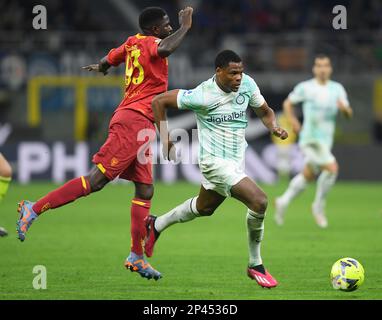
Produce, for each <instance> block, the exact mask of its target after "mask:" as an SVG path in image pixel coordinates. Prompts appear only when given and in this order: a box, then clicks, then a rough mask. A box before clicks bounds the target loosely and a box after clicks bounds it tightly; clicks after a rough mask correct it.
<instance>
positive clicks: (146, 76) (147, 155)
mask: <svg viewBox="0 0 382 320" xmlns="http://www.w3.org/2000/svg"><path fill="white" fill-rule="evenodd" d="M192 12H193V9H192V8H191V7H187V8H185V9H184V10H181V11H180V12H179V24H180V27H179V29H178V30H177V31H176V32H174V33H173V32H172V27H171V25H170V20H169V18H168V15H167V13H166V12H165V11H164V10H163V9H161V8H159V7H149V8H146V9H145V10H143V11H142V13H141V14H140V16H139V26H140V28H141V30H142V33H138V34H137V35H135V36H131V37H129V38H128V39H127V41H126V42H125V43H123V44H122V45H121V46H120V47H118V48H115V49H112V50H111V51H110V52H109V54H108V55H107V56H106V57H104V58H102V59H101V61H100V62H99V63H98V64H92V65H89V66H86V67H84V69H86V70H89V71H97V72H102V73H103V74H107V70H108V69H109V68H110V67H111V66H115V67H116V66H118V65H120V64H121V63H126V73H125V83H126V90H125V95H124V98H123V100H122V102H121V103H120V105H119V106H118V108H117V109H116V110H115V112H114V114H113V117H112V119H111V121H110V125H109V134H108V137H107V140H106V142H105V143H104V144H103V146H102V147H101V148H100V149H99V151H98V152H97V153H96V154H95V155H94V156H93V163H94V164H95V166H94V168H93V169H92V170H91V172H90V173H89V174H88V175H87V176H81V177H79V178H76V179H73V180H71V181H69V182H67V183H66V184H64V185H63V186H62V187H60V188H58V189H56V190H54V191H52V192H50V193H48V194H47V195H46V196H44V197H43V198H41V199H40V200H38V201H37V202H35V203H33V202H30V201H21V202H20V204H19V207H18V211H19V212H20V219H19V220H18V222H17V231H18V235H19V239H20V240H21V241H24V240H25V234H26V232H27V230H28V229H29V227H30V226H31V224H32V222H33V221H34V220H35V219H36V218H37V217H38V216H39V215H40V214H42V213H43V212H45V211H46V210H48V209H53V208H58V207H60V206H63V205H65V204H67V203H70V202H73V201H74V200H76V199H78V198H80V197H84V196H87V195H88V194H90V193H92V192H96V191H99V190H101V189H102V188H103V187H104V186H105V185H106V184H107V183H108V182H110V181H112V180H113V179H115V178H116V177H118V176H119V177H120V178H122V179H126V180H130V181H133V182H134V185H135V197H134V199H133V200H132V206H131V238H132V243H131V252H130V254H129V256H128V257H127V259H126V262H125V266H126V267H127V268H128V269H130V270H131V271H135V272H138V273H139V274H140V275H141V276H142V277H145V278H148V279H152V278H154V279H155V280H157V279H159V278H160V277H161V274H160V273H159V272H158V271H157V270H155V269H154V268H153V267H152V266H151V265H150V264H149V263H148V262H147V261H146V259H145V257H144V254H143V247H142V244H143V242H144V239H145V237H146V228H145V222H144V220H145V218H146V217H147V216H148V215H149V210H150V200H151V198H152V196H153V193H154V187H153V178H152V162H151V152H150V149H149V148H147V147H146V146H147V144H148V142H149V141H147V139H146V140H143V139H140V132H144V131H146V132H147V130H151V132H152V134H151V136H152V137H155V127H154V125H153V122H154V116H153V112H152V109H151V101H152V99H153V98H154V97H155V96H156V95H158V94H160V93H163V92H165V91H166V90H167V84H168V62H167V57H168V56H169V55H170V54H171V53H172V52H174V51H175V49H176V48H177V47H178V46H179V45H180V43H181V42H182V40H183V38H184V37H185V35H186V34H187V32H188V30H189V29H190V28H191V25H192ZM141 140H143V141H141ZM140 150H145V151H144V154H143V155H141V154H139V152H140ZM141 156H142V157H141Z"/></svg>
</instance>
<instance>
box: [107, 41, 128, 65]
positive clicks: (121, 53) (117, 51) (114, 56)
mask: <svg viewBox="0 0 382 320" xmlns="http://www.w3.org/2000/svg"><path fill="white" fill-rule="evenodd" d="M125 46H126V42H124V43H123V44H122V45H120V46H119V47H118V48H114V49H111V50H110V51H109V53H108V55H107V57H106V59H107V62H108V63H109V64H111V65H112V66H118V65H120V64H121V63H123V62H125V60H126V49H125Z"/></svg>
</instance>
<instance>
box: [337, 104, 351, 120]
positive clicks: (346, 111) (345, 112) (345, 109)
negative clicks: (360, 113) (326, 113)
mask: <svg viewBox="0 0 382 320" xmlns="http://www.w3.org/2000/svg"><path fill="white" fill-rule="evenodd" d="M337 106H338V109H339V110H340V111H341V112H342V114H343V115H345V117H346V118H348V119H350V118H352V117H353V109H352V108H350V107H349V106H347V105H345V104H344V103H343V102H342V101H341V100H338V101H337Z"/></svg>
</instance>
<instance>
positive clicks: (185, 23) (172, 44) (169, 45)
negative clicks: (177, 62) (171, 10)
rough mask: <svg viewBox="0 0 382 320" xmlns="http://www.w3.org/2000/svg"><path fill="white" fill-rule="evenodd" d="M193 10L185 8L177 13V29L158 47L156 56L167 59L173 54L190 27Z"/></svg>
mask: <svg viewBox="0 0 382 320" xmlns="http://www.w3.org/2000/svg"><path fill="white" fill-rule="evenodd" d="M193 10H194V9H192V8H191V7H187V8H185V9H183V10H180V11H179V25H180V27H179V29H178V30H176V31H175V32H174V33H173V34H172V35H170V36H168V37H167V38H165V39H163V40H162V41H161V42H160V43H159V46H158V55H159V56H161V57H162V58H166V57H168V56H169V55H170V54H171V53H173V52H174V51H175V50H176V49H177V48H178V47H179V45H180V43H181V42H182V40H183V39H184V37H185V36H186V34H187V32H188V30H189V29H190V28H191V25H192V12H193Z"/></svg>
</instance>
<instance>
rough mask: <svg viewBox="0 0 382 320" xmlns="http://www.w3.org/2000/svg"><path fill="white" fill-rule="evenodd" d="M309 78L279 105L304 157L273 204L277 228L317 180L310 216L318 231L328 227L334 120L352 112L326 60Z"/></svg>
mask: <svg viewBox="0 0 382 320" xmlns="http://www.w3.org/2000/svg"><path fill="white" fill-rule="evenodd" d="M313 74H314V78H313V79H310V80H307V81H303V82H301V83H299V84H298V85H297V86H296V87H295V88H294V89H293V91H292V92H291V93H290V94H289V96H288V98H287V99H286V100H285V101H284V105H283V107H284V112H285V115H286V117H287V119H288V120H289V121H290V123H291V125H292V127H293V130H294V131H295V132H296V133H299V146H300V148H301V151H302V153H303V154H304V158H305V166H304V169H303V171H302V172H301V173H299V174H297V175H296V176H295V177H294V178H293V179H292V180H291V182H290V183H289V186H288V189H287V190H286V191H285V192H284V194H283V195H282V196H280V197H278V198H276V200H275V207H276V212H275V221H276V223H277V224H278V225H282V224H283V223H284V216H285V211H286V209H287V207H288V205H289V203H290V202H291V201H292V199H294V198H295V197H296V196H297V195H298V194H300V193H301V192H302V191H303V190H304V189H305V188H306V186H307V184H308V182H309V181H313V180H315V178H316V177H317V176H318V178H317V190H316V196H315V199H314V201H313V204H312V214H313V217H314V219H315V221H316V223H317V225H318V226H319V227H321V228H326V227H327V226H328V221H327V218H326V214H325V204H326V197H327V194H328V192H329V190H330V189H331V187H332V186H333V185H334V183H335V181H336V178H337V174H338V164H337V161H336V159H335V157H334V156H333V154H332V152H331V149H332V145H333V136H334V131H335V125H336V117H337V113H338V111H340V112H341V113H343V114H344V115H345V116H346V117H347V118H351V117H352V115H353V111H352V109H351V107H350V105H349V101H348V98H347V94H346V91H345V89H344V87H343V86H342V85H341V84H340V83H338V82H336V81H332V80H330V77H331V74H332V66H331V62H330V59H329V57H328V56H326V55H318V56H316V58H315V61H314V66H313ZM298 103H302V111H303V118H304V122H303V125H302V126H301V124H300V122H299V120H298V118H297V117H296V116H295V114H294V111H293V106H294V105H296V104H298Z"/></svg>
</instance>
